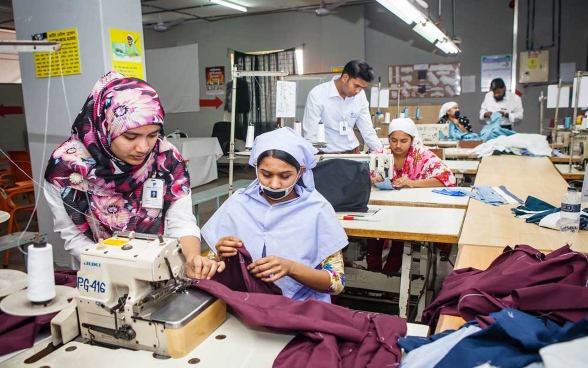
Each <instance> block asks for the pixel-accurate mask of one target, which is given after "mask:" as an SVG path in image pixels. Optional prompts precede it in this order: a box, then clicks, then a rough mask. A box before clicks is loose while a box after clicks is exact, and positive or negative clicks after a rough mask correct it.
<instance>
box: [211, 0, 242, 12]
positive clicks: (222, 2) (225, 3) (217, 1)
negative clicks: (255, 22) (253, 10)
mask: <svg viewBox="0 0 588 368" xmlns="http://www.w3.org/2000/svg"><path fill="white" fill-rule="evenodd" d="M210 2H211V3H215V4H218V5H222V6H226V7H227V8H231V9H235V10H239V11H242V12H244V13H247V8H246V7H244V6H241V5H237V4H233V3H230V2H228V1H225V0H210Z"/></svg>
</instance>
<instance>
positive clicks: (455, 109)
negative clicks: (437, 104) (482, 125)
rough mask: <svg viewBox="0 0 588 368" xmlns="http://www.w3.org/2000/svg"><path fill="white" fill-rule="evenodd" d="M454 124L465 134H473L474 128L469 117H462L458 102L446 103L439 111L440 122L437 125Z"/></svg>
mask: <svg viewBox="0 0 588 368" xmlns="http://www.w3.org/2000/svg"><path fill="white" fill-rule="evenodd" d="M450 122H451V123H454V124H455V126H457V127H458V128H459V130H461V131H462V132H463V133H471V132H472V126H471V125H470V119H468V118H467V116H461V111H460V109H459V105H458V104H457V102H453V101H451V102H446V103H444V104H443V106H441V109H440V110H439V122H438V123H437V124H449V123H450Z"/></svg>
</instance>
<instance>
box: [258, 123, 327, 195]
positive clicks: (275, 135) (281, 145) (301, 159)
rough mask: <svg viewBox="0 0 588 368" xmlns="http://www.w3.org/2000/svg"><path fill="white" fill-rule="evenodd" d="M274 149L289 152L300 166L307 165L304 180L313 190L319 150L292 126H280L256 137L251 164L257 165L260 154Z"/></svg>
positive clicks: (308, 188) (308, 187)
mask: <svg viewBox="0 0 588 368" xmlns="http://www.w3.org/2000/svg"><path fill="white" fill-rule="evenodd" d="M274 149H278V150H282V151H285V152H288V153H289V154H290V155H292V157H294V158H295V159H296V161H298V164H300V166H305V167H306V171H305V172H304V174H302V182H303V183H304V185H305V186H306V189H307V190H312V189H313V188H314V175H313V174H312V169H313V168H314V167H315V166H316V158H315V155H316V154H317V153H318V150H317V149H316V148H314V147H313V146H312V145H311V144H310V143H308V141H307V140H305V139H304V138H302V137H301V136H300V135H298V134H297V133H296V132H295V131H294V130H292V129H291V128H288V127H286V128H280V129H276V130H272V131H271V132H268V133H264V134H261V135H260V136H258V137H257V138H255V142H253V148H251V156H250V157H249V165H251V166H256V165H257V158H258V157H259V155H261V154H262V153H263V152H265V151H269V150H274Z"/></svg>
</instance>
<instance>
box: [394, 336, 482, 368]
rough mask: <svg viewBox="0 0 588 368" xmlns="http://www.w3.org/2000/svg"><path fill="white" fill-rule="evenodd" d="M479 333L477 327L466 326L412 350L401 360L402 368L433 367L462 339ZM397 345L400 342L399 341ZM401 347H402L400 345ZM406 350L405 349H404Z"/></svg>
mask: <svg viewBox="0 0 588 368" xmlns="http://www.w3.org/2000/svg"><path fill="white" fill-rule="evenodd" d="M479 331H481V328H480V327H478V326H467V327H464V328H461V329H459V330H457V331H455V332H453V333H451V334H448V335H446V336H445V337H443V338H440V339H437V340H435V341H434V342H431V343H430V344H426V345H423V346H421V347H419V348H418V349H415V350H412V351H411V352H409V353H408V355H407V356H406V357H405V358H404V359H403V360H402V364H400V367H402V368H420V367H435V366H437V364H438V363H439V362H440V361H441V359H443V358H444V357H445V355H446V354H447V353H448V352H449V351H451V349H452V348H453V347H454V346H455V345H457V344H458V343H459V342H460V341H461V340H462V339H464V338H466V337H468V336H470V335H472V334H474V333H476V332H479ZM401 340H402V339H401ZM399 345H401V344H400V341H399ZM401 346H402V345H401ZM405 350H406V349H405Z"/></svg>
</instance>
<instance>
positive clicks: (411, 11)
mask: <svg viewBox="0 0 588 368" xmlns="http://www.w3.org/2000/svg"><path fill="white" fill-rule="evenodd" d="M376 1H377V2H379V3H380V4H381V5H382V6H383V7H385V8H386V9H388V10H390V11H391V12H392V13H394V14H395V15H396V16H397V17H398V18H400V19H402V20H403V21H404V22H405V23H406V24H412V23H425V22H426V21H427V18H426V17H425V16H424V15H423V13H421V12H420V11H419V10H418V9H417V8H415V7H414V5H412V4H411V3H410V2H409V1H408V0H376Z"/></svg>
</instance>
